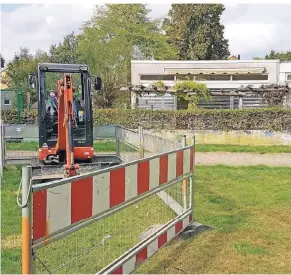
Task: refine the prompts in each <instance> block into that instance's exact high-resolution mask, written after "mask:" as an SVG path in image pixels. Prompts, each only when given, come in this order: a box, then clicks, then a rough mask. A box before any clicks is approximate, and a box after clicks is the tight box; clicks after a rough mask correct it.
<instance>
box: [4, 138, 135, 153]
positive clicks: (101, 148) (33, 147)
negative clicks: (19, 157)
mask: <svg viewBox="0 0 291 275" xmlns="http://www.w3.org/2000/svg"><path fill="white" fill-rule="evenodd" d="M38 146H39V145H38V142H35V141H27V142H17V143H16V142H9V143H7V147H6V148H7V150H9V151H17V150H21V151H38ZM94 150H95V151H96V152H115V151H116V143H115V141H105V142H94ZM120 150H122V151H123V152H131V151H133V150H134V149H132V148H131V147H130V146H128V145H126V144H124V143H120Z"/></svg>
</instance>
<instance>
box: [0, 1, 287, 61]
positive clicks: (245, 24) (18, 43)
mask: <svg viewBox="0 0 291 275" xmlns="http://www.w3.org/2000/svg"><path fill="white" fill-rule="evenodd" d="M148 7H149V8H150V9H151V10H152V11H151V13H150V16H151V17H153V18H157V17H164V16H166V15H167V13H168V11H169V9H170V3H169V4H148ZM93 9H94V4H92V3H88V4H83V5H81V4H70V5H66V4H51V5H48V4H30V5H19V4H18V5H16V4H13V5H12V4H2V5H1V13H0V15H1V53H2V55H3V57H4V59H5V60H6V61H9V60H11V59H12V58H13V56H14V53H15V52H18V51H19V49H20V47H27V48H29V49H30V50H31V52H32V53H34V52H35V51H36V50H37V49H41V50H48V49H49V46H50V45H51V44H57V43H59V42H60V41H61V40H62V39H63V36H64V35H65V34H68V33H70V32H72V31H75V32H76V33H78V32H80V28H81V27H82V23H83V22H85V21H86V20H89V19H90V17H91V15H92V14H93ZM64 14H69V16H64ZM290 14H291V4H225V11H224V13H223V15H222V18H221V22H222V23H223V25H224V26H225V31H224V36H225V38H227V39H228V40H229V48H230V52H231V54H233V55H238V54H240V56H241V59H252V58H253V57H255V56H260V57H264V56H265V54H266V53H269V52H270V50H272V49H273V50H276V51H284V50H288V49H289V50H290V49H291V17H290Z"/></svg>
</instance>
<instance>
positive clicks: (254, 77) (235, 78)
mask: <svg viewBox="0 0 291 275" xmlns="http://www.w3.org/2000/svg"><path fill="white" fill-rule="evenodd" d="M232 80H233V81H240V80H242V81H246V80H268V75H266V74H239V75H233V76H232Z"/></svg>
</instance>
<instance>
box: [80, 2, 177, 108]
mask: <svg viewBox="0 0 291 275" xmlns="http://www.w3.org/2000/svg"><path fill="white" fill-rule="evenodd" d="M148 13H149V10H148V9H147V8H146V6H145V5H142V4H127V5H124V4H114V5H111V4H106V5H104V6H101V7H97V9H96V11H95V13H94V15H93V17H92V18H91V19H90V20H89V21H88V22H86V24H85V26H84V27H83V32H82V34H81V35H80V36H79V37H78V40H79V43H78V54H79V56H80V61H82V62H86V63H87V64H88V65H89V68H90V70H91V73H93V74H97V75H99V76H101V77H102V79H103V82H104V89H103V96H102V98H101V97H98V101H99V102H100V101H103V105H104V107H111V106H112V105H111V104H112V101H113V98H114V97H115V95H116V94H117V93H118V89H119V87H121V86H122V85H127V84H129V83H130V61H131V59H152V58H154V59H172V58H174V57H175V51H174V49H173V48H172V47H171V46H170V45H169V44H168V43H167V39H166V37H165V36H164V35H163V34H162V32H161V30H160V29H159V21H158V20H150V19H149V17H148ZM124 103H126V102H122V103H121V104H122V105H124Z"/></svg>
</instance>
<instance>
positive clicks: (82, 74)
mask: <svg viewBox="0 0 291 275" xmlns="http://www.w3.org/2000/svg"><path fill="white" fill-rule="evenodd" d="M52 75H53V76H54V77H51V76H52ZM54 78H57V80H56V81H55V80H54ZM92 78H93V79H94V85H93V87H94V90H95V91H99V90H101V86H102V83H101V78H100V77H91V76H90V74H89V70H88V66H87V65H83V64H54V63H41V64H39V65H38V72H37V73H36V74H30V75H29V85H30V87H31V88H35V87H36V86H37V90H38V123H39V157H38V159H37V161H36V163H34V165H33V167H32V168H33V178H36V179H40V180H51V179H59V178H66V177H72V176H75V175H77V174H82V173H87V172H90V171H96V170H98V169H101V168H104V167H108V166H113V165H117V164H120V163H121V160H120V158H118V157H117V156H113V155H107V156H106V155H100V156H98V155H95V154H94V148H93V115H92V99H91V92H90V88H91V80H92ZM73 80H76V82H78V84H79V97H77V96H74V92H75V90H76V88H75V87H74V83H73ZM49 84H50V85H49ZM52 85H54V86H55V87H56V89H55V90H49V89H48V88H49V86H52Z"/></svg>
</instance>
